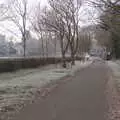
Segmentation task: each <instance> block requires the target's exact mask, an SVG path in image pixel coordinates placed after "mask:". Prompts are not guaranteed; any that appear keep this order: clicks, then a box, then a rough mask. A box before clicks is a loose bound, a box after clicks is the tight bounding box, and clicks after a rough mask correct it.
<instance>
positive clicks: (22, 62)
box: [0, 57, 82, 73]
mask: <svg viewBox="0 0 120 120" xmlns="http://www.w3.org/2000/svg"><path fill="white" fill-rule="evenodd" d="M76 59H77V60H81V59H82V58H76ZM66 61H67V62H70V61H71V58H66ZM60 62H62V58H53V57H51V58H50V57H49V58H39V57H33V58H7V59H5V58H3V59H0V73H2V72H12V71H15V70H18V69H25V68H36V67H39V66H43V65H47V64H55V63H60Z"/></svg>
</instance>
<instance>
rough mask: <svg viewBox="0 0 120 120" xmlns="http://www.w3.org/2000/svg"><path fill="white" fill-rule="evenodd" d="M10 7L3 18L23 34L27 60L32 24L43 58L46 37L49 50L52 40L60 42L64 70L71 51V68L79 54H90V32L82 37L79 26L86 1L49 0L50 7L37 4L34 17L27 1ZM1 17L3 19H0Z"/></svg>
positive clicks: (10, 0)
mask: <svg viewBox="0 0 120 120" xmlns="http://www.w3.org/2000/svg"><path fill="white" fill-rule="evenodd" d="M7 2H8V3H9V7H8V9H7V11H6V12H4V15H3V16H4V19H7V20H9V21H12V22H13V23H14V24H15V25H16V26H17V28H18V29H19V31H20V33H21V38H22V41H23V48H24V57H25V56H26V31H27V30H28V29H29V24H31V26H32V29H33V30H34V32H35V33H36V34H37V37H38V38H39V40H41V41H42V46H41V47H42V50H43V52H42V53H43V56H44V45H43V44H44V36H48V38H47V40H46V49H47V51H48V47H47V44H49V42H50V40H49V39H51V40H52V39H54V45H55V50H56V43H57V42H56V41H59V44H60V48H61V55H62V58H63V67H66V53H67V52H70V56H71V61H72V65H74V64H75V56H76V55H77V54H78V53H81V51H82V52H87V51H88V49H89V47H90V45H91V37H90V32H86V33H84V34H82V32H81V27H80V17H81V16H80V10H81V8H82V5H83V0H48V6H47V7H44V8H43V7H42V8H41V5H40V4H38V5H37V7H36V9H35V11H34V14H32V17H29V16H28V15H30V11H31V10H29V7H28V2H27V0H8V1H7ZM0 17H1V16H0Z"/></svg>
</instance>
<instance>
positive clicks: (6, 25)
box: [0, 0, 97, 40]
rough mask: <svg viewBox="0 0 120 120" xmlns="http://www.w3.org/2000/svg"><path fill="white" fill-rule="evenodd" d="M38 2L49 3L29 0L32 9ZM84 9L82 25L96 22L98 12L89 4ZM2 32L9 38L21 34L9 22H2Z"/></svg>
mask: <svg viewBox="0 0 120 120" xmlns="http://www.w3.org/2000/svg"><path fill="white" fill-rule="evenodd" d="M1 2H5V0H0V3H1ZM38 2H40V3H41V6H45V5H47V0H28V3H29V5H30V8H32V9H33V8H34V6H36V5H37V3H38ZM82 9H83V12H81V18H82V22H81V25H82V26H84V25H88V24H91V23H92V22H94V19H95V17H97V13H93V10H92V8H90V7H88V6H84V7H83V8H82ZM90 11H92V12H91V14H92V15H93V16H92V15H90ZM4 28H6V29H4ZM7 29H8V30H11V31H13V30H14V34H11V32H10V31H9V32H8V30H7ZM0 33H2V34H4V35H6V36H7V37H8V38H9V37H10V36H14V37H15V35H17V36H20V33H19V32H18V30H17V29H16V28H15V26H14V24H12V23H8V22H0ZM18 38H20V37H16V39H17V40H18Z"/></svg>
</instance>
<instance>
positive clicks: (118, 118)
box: [108, 61, 120, 120]
mask: <svg viewBox="0 0 120 120" xmlns="http://www.w3.org/2000/svg"><path fill="white" fill-rule="evenodd" d="M108 66H109V67H110V68H111V69H112V72H113V74H112V76H111V79H110V80H109V92H108V93H109V94H108V103H109V113H108V118H109V119H108V120H120V94H119V93H120V61H115V62H112V61H109V62H108Z"/></svg>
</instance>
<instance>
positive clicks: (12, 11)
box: [6, 0, 28, 57]
mask: <svg viewBox="0 0 120 120" xmlns="http://www.w3.org/2000/svg"><path fill="white" fill-rule="evenodd" d="M9 2H10V3H11V7H10V8H9V11H8V14H7V15H6V16H7V17H8V18H9V21H12V22H13V23H14V24H15V25H16V27H17V28H18V29H19V31H20V33H21V36H22V42H23V49H24V54H23V56H24V57H25V56H26V31H27V17H28V11H27V10H28V3H27V0H9Z"/></svg>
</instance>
